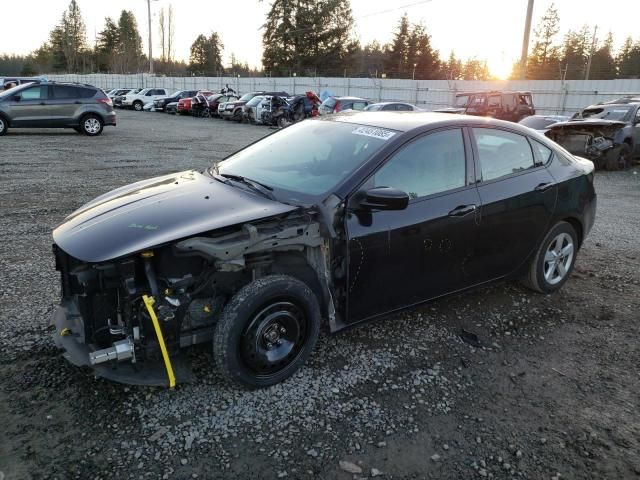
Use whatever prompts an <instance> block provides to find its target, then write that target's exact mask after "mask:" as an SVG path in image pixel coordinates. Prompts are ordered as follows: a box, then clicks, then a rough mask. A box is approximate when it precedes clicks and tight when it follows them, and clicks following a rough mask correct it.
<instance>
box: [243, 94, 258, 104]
mask: <svg viewBox="0 0 640 480" xmlns="http://www.w3.org/2000/svg"><path fill="white" fill-rule="evenodd" d="M255 96H256V94H255V93H245V94H244V95H242V96H241V97H240V101H241V102H248V101H249V100H251V99H252V98H253V97H255Z"/></svg>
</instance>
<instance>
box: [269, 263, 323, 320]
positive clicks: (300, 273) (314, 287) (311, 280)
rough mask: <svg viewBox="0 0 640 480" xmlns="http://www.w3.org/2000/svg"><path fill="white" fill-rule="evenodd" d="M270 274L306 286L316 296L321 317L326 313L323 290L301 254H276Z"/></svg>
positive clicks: (311, 268)
mask: <svg viewBox="0 0 640 480" xmlns="http://www.w3.org/2000/svg"><path fill="white" fill-rule="evenodd" d="M270 270H271V272H272V273H278V274H282V275H289V276H291V277H293V278H296V279H298V280H300V281H301V282H302V283H304V284H305V285H307V286H308V287H309V288H310V289H311V291H312V292H313V293H314V295H315V296H316V299H317V300H318V305H319V306H320V312H321V314H322V316H323V317H326V315H327V313H328V311H327V310H328V309H327V304H326V301H325V298H324V295H323V289H322V286H321V285H320V280H319V279H318V274H317V273H316V271H315V269H314V268H313V267H312V266H311V265H310V264H309V262H308V261H307V259H306V258H305V256H304V254H303V253H302V252H285V253H278V254H276V255H275V257H274V261H273V265H272V266H271V269H270Z"/></svg>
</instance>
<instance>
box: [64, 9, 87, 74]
mask: <svg viewBox="0 0 640 480" xmlns="http://www.w3.org/2000/svg"><path fill="white" fill-rule="evenodd" d="M59 29H60V32H59V33H60V35H61V47H62V51H63V53H64V57H65V60H66V66H67V68H66V69H67V71H69V72H77V71H79V70H80V67H81V65H82V60H83V58H82V56H83V54H84V53H86V43H87V28H86V26H85V24H84V20H83V19H82V14H81V13H80V7H78V3H77V2H76V0H71V3H70V4H69V8H68V9H67V11H66V12H64V13H63V14H62V22H61V24H60V26H59Z"/></svg>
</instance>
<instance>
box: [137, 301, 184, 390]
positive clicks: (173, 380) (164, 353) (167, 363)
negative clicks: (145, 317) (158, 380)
mask: <svg viewBox="0 0 640 480" xmlns="http://www.w3.org/2000/svg"><path fill="white" fill-rule="evenodd" d="M142 300H143V301H144V304H145V305H146V306H147V310H148V312H149V316H150V317H151V321H152V322H153V328H154V329H155V330H156V336H157V337H158V343H159V344H160V350H161V351H162V358H163V359H164V366H165V367H166V369H167V375H168V376H169V388H173V387H175V386H176V377H175V376H174V375H173V367H172V366H171V360H170V359H169V354H168V353H167V347H166V345H165V344H164V337H163V336H162V330H160V323H159V322H158V317H156V312H154V311H153V304H154V303H155V301H154V299H153V297H149V296H147V295H143V296H142Z"/></svg>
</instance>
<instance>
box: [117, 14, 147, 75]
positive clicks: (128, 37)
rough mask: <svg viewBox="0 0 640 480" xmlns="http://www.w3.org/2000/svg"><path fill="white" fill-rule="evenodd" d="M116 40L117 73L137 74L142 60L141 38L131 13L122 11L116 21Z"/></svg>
mask: <svg viewBox="0 0 640 480" xmlns="http://www.w3.org/2000/svg"><path fill="white" fill-rule="evenodd" d="M118 40H119V41H118V57H117V67H118V71H119V73H131V72H137V71H138V70H139V67H140V65H141V63H142V59H143V54H142V38H141V37H140V33H139V32H138V23H137V22H136V17H134V16H133V12H130V11H127V10H122V13H121V14H120V19H119V20H118Z"/></svg>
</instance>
